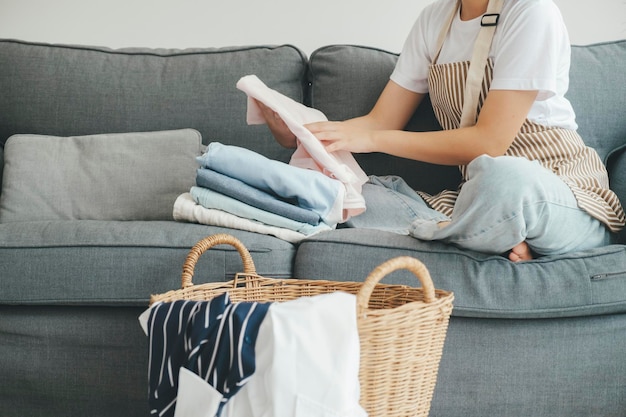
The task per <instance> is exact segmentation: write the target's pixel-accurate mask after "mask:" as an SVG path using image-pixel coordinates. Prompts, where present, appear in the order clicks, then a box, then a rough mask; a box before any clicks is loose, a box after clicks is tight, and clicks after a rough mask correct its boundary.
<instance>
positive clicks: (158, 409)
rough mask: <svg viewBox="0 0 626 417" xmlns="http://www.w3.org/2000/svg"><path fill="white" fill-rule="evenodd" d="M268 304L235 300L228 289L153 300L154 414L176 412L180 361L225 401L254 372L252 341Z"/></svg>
mask: <svg viewBox="0 0 626 417" xmlns="http://www.w3.org/2000/svg"><path fill="white" fill-rule="evenodd" d="M269 306H270V303H256V302H245V303H232V302H231V301H230V298H229V297H228V294H223V295H220V296H218V297H216V298H214V299H212V300H211V301H175V302H172V303H162V304H158V305H156V306H154V307H153V309H152V312H151V313H150V319H149V322H148V336H149V338H150V357H149V365H148V367H149V404H150V410H151V411H150V412H151V415H158V416H173V415H174V410H175V408H176V398H177V393H178V373H179V369H180V368H181V367H184V368H187V369H189V370H190V371H192V372H194V373H196V374H197V375H199V376H200V377H201V378H202V379H204V380H205V381H207V383H208V384H210V385H211V386H212V387H213V388H215V389H216V390H217V391H218V392H220V393H221V394H222V395H223V397H224V398H223V399H222V406H223V405H224V404H225V403H226V402H227V401H228V399H230V397H232V396H233V395H235V394H236V393H237V391H238V390H239V389H240V388H241V387H242V386H243V385H244V384H245V383H246V380H247V379H248V378H249V377H250V376H251V375H252V374H253V373H254V370H255V355H254V345H255V343H256V338H257V335H258V330H259V326H260V325H261V323H262V321H263V319H264V317H265V315H266V313H267V309H268V308H269ZM220 410H221V407H220ZM218 415H219V412H218Z"/></svg>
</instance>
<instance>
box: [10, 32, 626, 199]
mask: <svg viewBox="0 0 626 417" xmlns="http://www.w3.org/2000/svg"><path fill="white" fill-rule="evenodd" d="M397 58H398V55H397V54H394V53H391V52H388V51H383V50H380V49H375V48H369V47H364V46H354V45H332V46H326V47H322V48H320V49H318V50H317V51H315V52H313V53H312V54H311V57H310V60H309V61H307V58H306V57H305V56H304V55H303V54H302V52H301V51H300V50H298V49H297V48H295V47H292V46H288V45H285V46H272V47H264V46H254V47H233V48H219V49H217V48H205V49H184V50H176V49H138V48H133V49H121V50H120V49H118V50H112V49H108V48H96V47H83V46H63V45H48V44H39V43H29V42H22V41H15V40H0V91H2V94H0V148H1V147H2V145H3V144H4V142H5V141H6V140H7V139H8V138H9V137H10V136H11V135H13V134H17V133H26V134H45V135H55V136H76V135H88V134H103V133H117V132H133V131H135V132H136V131H155V130H170V129H181V128H192V129H196V130H198V131H199V132H200V134H201V135H202V138H203V142H204V143H208V142H210V141H221V142H224V143H228V144H236V145H240V146H245V147H247V148H249V149H252V150H254V151H257V152H260V153H262V154H264V155H266V156H268V157H270V158H272V159H277V160H282V161H286V160H288V158H289V155H290V153H291V152H290V151H289V150H286V149H282V148H281V147H280V146H278V145H277V144H276V142H275V141H274V139H273V138H272V137H271V135H270V133H269V131H268V129H267V128H266V127H264V126H247V125H246V123H245V112H246V98H245V95H244V94H243V93H242V92H240V91H238V90H237V89H236V88H235V84H236V82H237V80H238V79H239V78H240V77H241V76H243V75H247V74H256V75H258V76H259V78H261V79H262V80H263V81H264V82H265V83H266V84H267V85H268V86H270V87H271V88H274V89H276V90H278V91H280V92H282V93H284V94H286V95H288V96H290V97H292V98H293V99H295V100H297V101H303V102H305V103H307V104H309V105H311V106H313V107H316V108H318V109H320V110H321V111H322V112H324V113H325V114H326V116H327V117H328V118H329V119H331V120H344V119H347V118H350V117H354V116H359V115H363V114H365V113H367V111H369V109H371V107H372V106H373V105H374V103H375V101H376V99H377V97H378V95H379V94H380V92H381V91H382V89H383V87H384V86H385V84H386V83H387V80H388V79H389V75H390V74H391V72H392V70H393V67H394V65H395V62H396V61H397ZM625 61H626V40H622V41H615V42H606V43H600V44H594V45H586V46H574V47H573V48H572V65H571V76H570V81H571V82H570V90H569V92H568V94H567V97H568V99H569V100H570V101H571V102H572V105H573V106H574V109H575V110H576V112H577V122H578V124H579V132H580V134H581V136H582V137H583V139H584V140H585V142H586V143H587V144H588V145H589V146H592V147H594V148H595V149H596V150H597V151H598V153H599V154H600V156H601V157H602V159H603V160H605V161H606V162H607V165H608V167H609V174H610V177H611V186H612V187H613V188H614V189H615V190H616V191H617V192H618V195H619V196H620V197H621V198H622V201H623V202H626V170H625V169H621V168H622V167H623V166H626V152H625V151H624V150H622V147H623V146H624V144H625V143H626V118H625V117H624V116H623V113H624V107H625V104H626V95H625V94H624V92H623V87H624V85H626V73H625V72H624V71H623V65H624V62H625ZM407 129H409V130H428V129H439V126H438V124H437V121H436V120H435V118H434V115H433V112H432V109H431V107H430V103H429V102H428V101H427V100H426V101H425V102H424V103H422V105H421V106H420V108H419V109H418V111H417V113H416V114H415V116H414V117H413V119H412V120H411V122H410V123H409V125H408V126H407ZM0 156H2V154H1V153H0ZM356 157H357V159H358V161H359V163H360V164H361V165H362V166H363V168H364V169H365V171H366V172H367V173H369V174H377V175H386V174H395V175H400V176H402V177H404V178H405V179H406V180H407V181H408V182H409V183H410V184H411V185H413V186H414V187H415V188H417V189H420V190H424V191H427V192H436V191H439V190H441V189H444V188H450V187H454V186H455V185H456V184H457V183H458V181H459V174H458V170H457V169H456V167H440V166H431V165H429V164H423V163H419V162H414V161H408V160H403V159H399V158H394V157H391V156H387V155H381V154H361V155H356ZM1 168H2V167H1V165H0V178H1V172H2V170H1Z"/></svg>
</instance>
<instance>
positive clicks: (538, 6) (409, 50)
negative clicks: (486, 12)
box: [391, 0, 578, 129]
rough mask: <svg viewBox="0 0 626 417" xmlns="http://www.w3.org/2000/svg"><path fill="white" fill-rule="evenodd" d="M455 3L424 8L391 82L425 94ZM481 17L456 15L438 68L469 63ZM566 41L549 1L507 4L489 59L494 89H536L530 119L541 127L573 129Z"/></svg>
mask: <svg viewBox="0 0 626 417" xmlns="http://www.w3.org/2000/svg"><path fill="white" fill-rule="evenodd" d="M456 1H457V0H438V1H436V2H434V3H432V4H430V5H428V6H427V7H426V8H425V9H424V10H423V11H422V13H421V14H420V16H419V17H418V19H417V21H416V22H415V24H414V26H413V28H412V30H411V32H410V33H409V36H408V38H407V40H406V42H405V44H404V48H403V49H402V53H401V54H400V58H399V60H398V63H397V64H396V67H395V69H394V72H393V73H392V74H391V79H392V80H393V81H394V82H395V83H397V84H399V85H400V86H402V87H404V88H406V89H408V90H410V91H414V92H417V93H427V92H428V70H429V66H430V65H431V64H432V62H433V59H434V57H435V55H436V53H437V50H436V49H437V39H438V37H439V34H440V32H441V29H442V26H443V25H444V24H445V22H446V21H447V19H448V17H449V16H450V13H451V12H452V10H453V9H454V8H455V7H456ZM480 21H481V17H478V18H476V19H472V20H469V21H462V20H461V19H460V15H459V14H457V15H456V17H455V18H454V21H453V23H452V27H451V28H450V32H449V33H448V37H447V38H446V40H445V42H444V45H443V48H442V50H441V54H440V56H439V58H438V61H437V63H439V64H445V63H450V62H463V61H470V60H471V57H472V52H473V47H474V41H475V39H476V37H477V36H478V32H479V31H480V27H481V26H480ZM570 53H571V51H570V40H569V36H568V33H567V28H566V27H565V24H564V22H563V18H562V16H561V12H560V11H559V9H558V7H557V6H556V5H555V4H554V3H553V1H552V0H505V1H504V5H503V8H502V12H501V15H500V20H499V23H498V27H497V29H496V32H495V35H494V39H493V43H492V45H491V51H490V53H489V56H490V57H491V58H492V59H493V62H494V72H493V81H492V83H491V89H493V90H538V91H539V94H538V96H537V100H536V101H535V103H534V104H533V106H532V108H531V110H530V112H529V114H528V119H529V120H531V121H533V122H536V123H539V124H541V125H544V126H550V127H562V128H565V129H576V128H577V127H578V126H577V125H576V121H575V114H574V110H573V108H572V106H571V104H570V102H569V101H568V100H567V99H566V98H565V97H564V96H565V93H566V91H567V88H568V86H569V67H570Z"/></svg>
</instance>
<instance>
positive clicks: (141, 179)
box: [0, 129, 201, 223]
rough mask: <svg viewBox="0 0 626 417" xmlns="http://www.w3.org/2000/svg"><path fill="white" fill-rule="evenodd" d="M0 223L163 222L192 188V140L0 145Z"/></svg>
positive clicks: (168, 137) (29, 138)
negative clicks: (0, 170) (0, 165)
mask: <svg viewBox="0 0 626 417" xmlns="http://www.w3.org/2000/svg"><path fill="white" fill-rule="evenodd" d="M4 153H5V167H4V175H3V177H4V185H3V187H2V194H1V195H0V222H1V223H6V222H17V221H32V220H68V219H78V220H81V219H82V220H85V219H90V220H166V219H172V208H173V206H174V201H175V199H176V197H178V196H179V195H180V194H181V193H184V192H187V191H189V189H190V188H191V186H192V185H193V184H194V183H195V174H196V168H197V163H196V161H195V158H196V157H197V156H198V155H200V153H201V138H200V134H199V133H198V132H197V131H195V130H192V129H182V130H176V131H164V132H141V133H118V134H108V135H107V134H104V135H89V136H74V137H54V136H43V135H14V136H12V137H10V138H9V140H8V141H7V142H6V144H5V149H4Z"/></svg>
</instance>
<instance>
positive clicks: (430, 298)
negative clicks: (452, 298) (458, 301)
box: [356, 256, 437, 316]
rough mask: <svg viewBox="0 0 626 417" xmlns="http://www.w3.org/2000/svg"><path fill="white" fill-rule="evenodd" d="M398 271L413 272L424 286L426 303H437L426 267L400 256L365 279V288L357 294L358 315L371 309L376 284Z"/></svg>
mask: <svg viewBox="0 0 626 417" xmlns="http://www.w3.org/2000/svg"><path fill="white" fill-rule="evenodd" d="M398 269H408V270H409V271H411V272H412V273H413V274H414V275H415V276H416V277H417V279H418V280H419V281H420V283H421V284H422V288H423V290H424V301H426V302H427V303H432V302H434V301H436V299H437V297H436V296H435V285H434V284H433V280H432V279H431V278H430V273H429V272H428V269H426V266H425V265H424V264H423V263H421V262H420V261H418V260H417V259H415V258H412V257H410V256H399V257H397V258H392V259H390V260H388V261H386V262H383V263H382V264H380V265H378V266H377V267H376V268H375V269H374V270H373V271H372V272H371V273H370V274H369V275H368V276H367V278H366V279H365V282H364V283H363V286H361V289H360V290H359V293H358V294H357V298H356V302H357V313H358V315H359V316H362V315H363V314H364V313H365V311H367V309H368V307H369V301H370V297H371V295H372V292H373V291H374V288H375V287H376V284H378V283H379V282H380V280H382V279H383V278H384V277H385V276H386V275H388V274H390V273H391V272H393V271H396V270H398Z"/></svg>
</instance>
